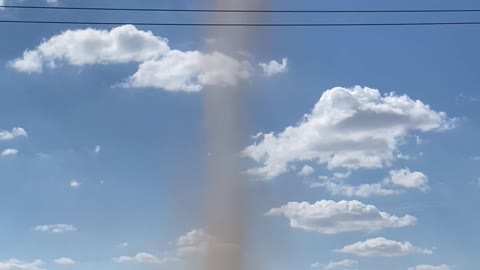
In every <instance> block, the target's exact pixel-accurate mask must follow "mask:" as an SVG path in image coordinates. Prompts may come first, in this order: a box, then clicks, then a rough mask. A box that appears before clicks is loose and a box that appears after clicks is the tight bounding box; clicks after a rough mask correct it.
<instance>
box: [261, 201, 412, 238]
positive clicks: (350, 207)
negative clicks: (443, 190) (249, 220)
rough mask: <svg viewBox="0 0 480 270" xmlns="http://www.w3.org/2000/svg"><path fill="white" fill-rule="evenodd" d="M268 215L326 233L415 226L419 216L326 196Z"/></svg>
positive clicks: (300, 226)
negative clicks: (401, 215)
mask: <svg viewBox="0 0 480 270" xmlns="http://www.w3.org/2000/svg"><path fill="white" fill-rule="evenodd" d="M266 215H267V216H279V215H282V216H285V217H286V218H288V219H289V220H290V227H292V228H297V229H302V230H306V231H315V232H319V233H322V234H338V233H343V232H353V231H369V232H371V231H378V230H381V229H383V228H397V227H405V226H413V225H415V224H416V218H415V217H413V216H410V215H405V216H403V217H398V216H395V215H391V214H388V213H386V212H381V211H380V210H378V209H377V208H376V207H375V206H373V205H366V204H363V203H361V202H359V201H355V200H354V201H338V202H335V201H330V200H322V201H317V202H315V203H314V204H310V203H308V202H301V203H299V202H289V203H287V204H286V205H283V206H281V207H279V208H273V209H271V210H270V211H268V212H267V213H266Z"/></svg>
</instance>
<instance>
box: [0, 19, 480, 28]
mask: <svg viewBox="0 0 480 270" xmlns="http://www.w3.org/2000/svg"><path fill="white" fill-rule="evenodd" d="M0 23H16V24H70V25H124V24H132V25H138V26H206V27H359V26H360V27H362V26H447V25H480V21H471V22H398V23H162V22H133V21H131V22H128V21H124V22H94V21H37V20H0Z"/></svg>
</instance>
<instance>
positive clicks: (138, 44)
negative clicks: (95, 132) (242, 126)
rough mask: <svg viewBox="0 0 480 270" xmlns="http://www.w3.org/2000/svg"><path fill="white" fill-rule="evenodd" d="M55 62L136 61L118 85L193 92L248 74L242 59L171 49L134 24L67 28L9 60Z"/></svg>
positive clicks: (23, 67)
mask: <svg viewBox="0 0 480 270" xmlns="http://www.w3.org/2000/svg"><path fill="white" fill-rule="evenodd" d="M58 63H67V64H70V65H74V66H84V65H94V64H119V63H139V64H140V65H139V68H138V70H137V72H136V73H135V74H133V75H132V76H130V77H129V78H128V79H127V80H126V82H124V83H120V84H118V86H121V87H133V88H144V87H152V88H161V89H164V90H167V91H185V92H198V91H200V90H202V89H203V88H204V87H206V86H219V87H231V86H235V85H237V84H238V83H239V81H240V80H243V79H247V78H248V77H249V76H250V65H249V64H248V62H245V61H238V60H236V59H235V58H232V57H229V56H226V55H224V54H222V53H220V52H212V53H202V52H200V51H179V50H172V49H170V47H169V45H168V40H167V39H165V38H162V37H159V36H155V35H154V34H153V33H152V32H150V31H141V30H138V29H137V28H136V27H135V26H133V25H123V26H119V27H115V28H113V29H111V30H110V31H107V30H98V29H92V28H87V29H80V30H67V31H65V32H62V33H60V34H58V35H55V36H53V37H51V38H50V39H48V40H45V41H44V42H42V43H41V44H40V45H39V46H37V47H36V48H35V49H33V50H26V51H25V52H24V54H23V57H21V58H17V59H14V60H12V61H10V62H9V66H10V67H12V68H14V69H16V70H17V71H19V72H27V73H34V72H36V73H39V72H42V71H43V69H44V67H45V66H48V67H50V68H54V67H56V66H58Z"/></svg>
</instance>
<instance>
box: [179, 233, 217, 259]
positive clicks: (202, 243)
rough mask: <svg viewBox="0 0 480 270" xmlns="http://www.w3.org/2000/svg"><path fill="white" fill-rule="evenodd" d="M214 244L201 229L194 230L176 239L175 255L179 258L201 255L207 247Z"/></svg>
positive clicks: (211, 238)
mask: <svg viewBox="0 0 480 270" xmlns="http://www.w3.org/2000/svg"><path fill="white" fill-rule="evenodd" d="M214 242H216V240H215V238H214V237H213V236H211V235H210V234H208V233H207V232H205V231H204V230H203V229H194V230H192V231H190V232H188V233H186V234H184V235H181V236H180V237H178V239H177V243H176V244H177V254H178V255H179V256H183V255H189V254H196V253H203V252H205V251H206V250H207V248H208V246H209V245H211V244H213V243H214Z"/></svg>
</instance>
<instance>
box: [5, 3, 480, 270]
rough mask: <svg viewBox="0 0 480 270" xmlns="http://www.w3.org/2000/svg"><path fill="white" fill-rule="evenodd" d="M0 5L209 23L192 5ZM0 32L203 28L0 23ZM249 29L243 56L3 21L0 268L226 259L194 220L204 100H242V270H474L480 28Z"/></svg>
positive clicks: (210, 40) (193, 32) (180, 32)
mask: <svg viewBox="0 0 480 270" xmlns="http://www.w3.org/2000/svg"><path fill="white" fill-rule="evenodd" d="M2 2H3V4H24V5H28V4H38V5H47V4H48V5H60V6H102V7H106V6H108V7H146V8H147V7H155V8H162V7H163V8H210V7H212V6H209V5H208V3H207V1H205V2H204V1H186V0H165V1H141V3H138V2H140V1H135V2H133V1H127V0H119V1H90V0H85V1H84V0H82V1H80V0H68V1H67V0H58V3H56V4H55V3H52V2H55V1H41V0H38V1H16V0H3V1H1V0H0V4H1V3H2ZM47 2H49V3H47ZM270 2H271V4H269V5H267V6H266V7H265V8H267V9H448V8H456V9H475V8H477V9H478V8H480V5H476V6H475V3H473V2H472V1H464V0H451V1H450V0H449V1H434V0H425V1H413V0H412V1H385V0H376V1H373V0H368V1H354V0H351V1H306V0H301V1H286V0H281V1H270ZM478 16H479V14H478V13H462V14H373V15H372V14H370V15H369V14H360V15H358V14H357V15H355V14H320V15H319V14H317V15H315V14H287V15H272V14H270V15H265V16H264V17H260V18H259V20H261V21H264V22H270V23H275V22H326V23H333V22H338V23H359V22H393V21H478V20H479V19H478ZM229 18H230V20H231V21H232V22H235V19H236V17H235V15H230V17H229ZM0 19H1V20H15V19H39V20H52V19H53V20H82V21H85V20H97V21H100V20H103V21H108V20H110V21H154V22H200V21H202V22H206V21H208V19H209V17H208V15H205V14H203V15H200V14H188V13H187V14H168V13H166V14H165V13H138V14H132V13H118V12H105V13H102V12H87V11H38V10H14V9H1V10H0ZM231 31H240V29H234V28H232V29H231ZM252 31H255V33H254V36H252V37H251V40H248V41H246V44H247V45H246V46H244V45H242V44H239V46H238V48H237V47H236V48H229V49H228V50H215V49H212V48H215V47H216V46H215V44H222V42H223V41H222V38H223V37H222V36H221V35H215V34H214V32H213V31H209V30H208V29H206V28H200V27H162V26H142V27H135V26H132V25H123V26H118V27H117V26H92V28H89V29H88V26H82V25H76V26H71V25H33V24H30V25H27V24H23V25H22V24H7V23H1V24H0V34H1V37H2V38H1V39H0V102H1V103H0V215H1V218H0V270H18V269H23V270H39V269H48V270H61V269H72V270H89V269H92V270H94V269H102V270H116V269H119V270H123V269H125V270H127V269H137V270H143V269H145V270H148V269H169V270H170V269H172V270H177V269H178V270H181V269H187V270H188V269H198V268H197V267H196V266H195V265H197V266H198V258H199V256H201V254H202V252H205V249H207V248H208V247H209V246H212V245H224V246H225V248H231V246H233V245H234V243H225V242H224V241H222V240H221V239H218V238H216V237H215V235H212V233H211V232H208V231H207V229H206V228H205V218H204V215H203V213H204V207H203V204H204V199H205V196H207V193H206V183H207V181H208V179H207V173H206V169H205V164H206V160H208V158H210V155H211V154H210V150H209V149H208V147H207V146H206V143H205V141H206V138H205V129H204V127H205V125H204V108H203V106H204V105H205V102H204V96H205V91H208V89H209V88H210V87H220V88H224V89H225V91H229V90H228V89H229V88H232V87H241V88H242V91H244V94H243V96H244V100H243V102H244V103H243V106H244V111H245V115H244V123H242V125H243V126H244V127H245V129H246V130H245V132H244V133H245V134H244V140H243V141H244V146H243V149H239V153H238V154H242V156H243V160H244V161H245V163H246V168H245V175H246V177H245V181H247V182H248V184H247V186H248V194H249V195H248V196H249V198H248V199H247V201H248V203H247V209H248V210H247V214H246V217H245V223H246V224H247V225H246V227H247V229H246V231H247V233H246V235H247V236H246V237H247V240H246V243H247V244H246V246H247V248H246V250H245V258H246V259H245V260H246V261H247V266H248V267H249V268H250V269H259V270H261V269H275V270H293V269H305V270H309V269H319V270H323V269H325V270H333V269H338V270H345V269H358V270H384V269H392V270H451V269H456V270H472V269H476V267H478V264H479V258H478V251H479V250H480V244H479V243H480V234H479V233H478V228H480V215H479V214H478V213H479V212H478V206H479V205H480V196H479V194H480V145H479V144H478V138H480V136H479V135H480V92H479V89H478V87H479V85H480V76H479V73H480V66H479V65H478V63H479V62H480V54H479V52H478V49H479V48H480V26H431V27H425V26H400V27H351V28H347V27H345V28H313V27H311V28H300V27H299V28H284V27H278V28H257V29H252ZM219 47H221V46H219ZM239 102H240V101H239ZM242 136H243V135H242ZM192 265H193V266H192Z"/></svg>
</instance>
